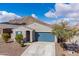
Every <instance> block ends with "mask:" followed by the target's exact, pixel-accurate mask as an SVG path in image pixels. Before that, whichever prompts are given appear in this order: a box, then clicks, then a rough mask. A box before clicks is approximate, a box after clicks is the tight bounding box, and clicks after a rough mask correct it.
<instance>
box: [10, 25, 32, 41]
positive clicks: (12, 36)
mask: <svg viewBox="0 0 79 59" xmlns="http://www.w3.org/2000/svg"><path fill="white" fill-rule="evenodd" d="M12 31H13V33H12V34H11V39H13V40H14V41H16V40H15V37H16V31H21V32H22V35H23V38H25V37H26V31H30V42H32V31H33V30H32V29H29V28H27V27H26V26H20V27H18V28H15V29H13V30H12Z"/></svg>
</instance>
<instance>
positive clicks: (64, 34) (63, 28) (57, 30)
mask: <svg viewBox="0 0 79 59" xmlns="http://www.w3.org/2000/svg"><path fill="white" fill-rule="evenodd" d="M67 25H68V23H67V22H60V23H59V24H54V26H53V30H52V33H53V34H55V35H56V36H57V39H58V43H60V42H61V43H62V42H66V41H68V40H70V38H72V37H73V36H74V35H75V34H76V32H77V31H78V30H77V29H76V28H71V29H69V28H67Z"/></svg>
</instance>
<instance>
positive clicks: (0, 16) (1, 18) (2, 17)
mask: <svg viewBox="0 0 79 59" xmlns="http://www.w3.org/2000/svg"><path fill="white" fill-rule="evenodd" d="M20 18H21V16H19V15H16V14H15V13H9V12H7V11H0V22H7V21H9V20H14V19H20Z"/></svg>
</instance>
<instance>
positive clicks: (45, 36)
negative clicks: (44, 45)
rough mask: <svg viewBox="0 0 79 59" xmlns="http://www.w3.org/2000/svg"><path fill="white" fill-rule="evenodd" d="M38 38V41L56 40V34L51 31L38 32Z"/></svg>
mask: <svg viewBox="0 0 79 59" xmlns="http://www.w3.org/2000/svg"><path fill="white" fill-rule="evenodd" d="M36 39H37V40H38V41H47V42H52V41H54V35H53V34H51V33H49V32H36Z"/></svg>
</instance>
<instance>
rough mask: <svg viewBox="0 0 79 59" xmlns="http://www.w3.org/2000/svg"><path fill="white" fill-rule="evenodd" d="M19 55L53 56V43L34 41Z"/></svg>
mask: <svg viewBox="0 0 79 59" xmlns="http://www.w3.org/2000/svg"><path fill="white" fill-rule="evenodd" d="M21 56H55V43H54V42H34V43H33V44H32V45H31V46H29V47H28V48H27V49H26V50H25V51H24V52H23V54H22V55H21Z"/></svg>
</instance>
